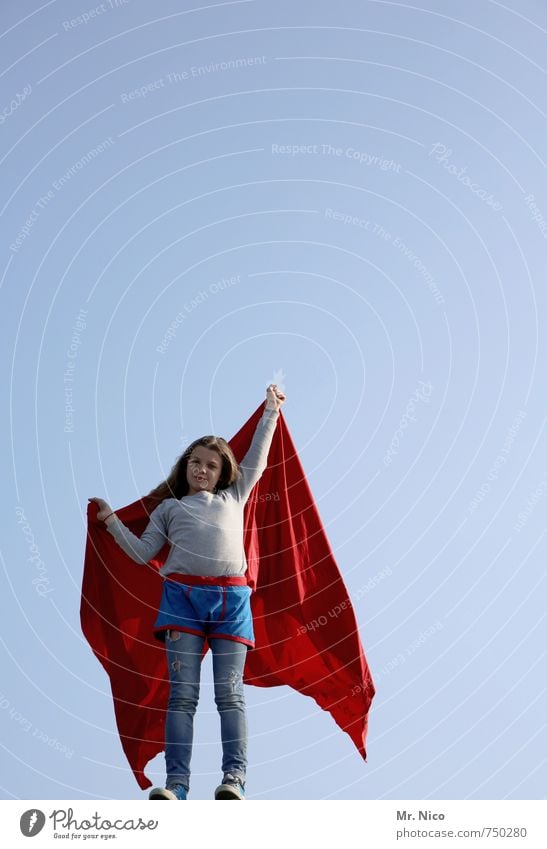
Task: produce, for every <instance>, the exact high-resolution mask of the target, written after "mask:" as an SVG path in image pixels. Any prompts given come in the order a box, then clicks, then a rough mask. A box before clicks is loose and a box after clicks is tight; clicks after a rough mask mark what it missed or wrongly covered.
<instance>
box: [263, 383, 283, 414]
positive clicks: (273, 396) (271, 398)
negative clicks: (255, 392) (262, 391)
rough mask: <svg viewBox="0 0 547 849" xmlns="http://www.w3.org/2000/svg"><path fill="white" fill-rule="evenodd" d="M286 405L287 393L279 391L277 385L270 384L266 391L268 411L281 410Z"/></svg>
mask: <svg viewBox="0 0 547 849" xmlns="http://www.w3.org/2000/svg"><path fill="white" fill-rule="evenodd" d="M284 403H285V393H284V392H282V391H281V390H280V389H279V387H278V385H277V383H270V385H269V386H268V388H267V389H266V409H267V410H279V408H280V407H281V404H284Z"/></svg>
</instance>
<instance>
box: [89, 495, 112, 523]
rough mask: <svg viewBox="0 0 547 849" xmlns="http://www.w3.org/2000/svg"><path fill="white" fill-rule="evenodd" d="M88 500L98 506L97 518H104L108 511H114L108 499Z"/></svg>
mask: <svg viewBox="0 0 547 849" xmlns="http://www.w3.org/2000/svg"><path fill="white" fill-rule="evenodd" d="M88 501H94V502H95V503H96V504H97V505H98V506H99V512H98V513H97V519H100V520H101V521H102V520H103V519H106V517H107V516H108V514H109V513H113V512H114V511H113V510H112V507H111V506H110V504H109V503H108V501H105V500H104V498H88Z"/></svg>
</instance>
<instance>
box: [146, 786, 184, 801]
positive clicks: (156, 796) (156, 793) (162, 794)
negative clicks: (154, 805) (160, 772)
mask: <svg viewBox="0 0 547 849" xmlns="http://www.w3.org/2000/svg"><path fill="white" fill-rule="evenodd" d="M148 798H149V799H152V800H153V801H155V800H159V801H168V800H169V799H174V800H175V802H178V801H179V799H177V797H176V796H175V794H174V793H171V791H170V790H167V789H166V788H165V787H154V789H153V790H151V791H150V793H149V794H148Z"/></svg>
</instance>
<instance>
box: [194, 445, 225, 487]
mask: <svg viewBox="0 0 547 849" xmlns="http://www.w3.org/2000/svg"><path fill="white" fill-rule="evenodd" d="M221 472H222V458H221V457H220V455H219V454H218V453H217V452H216V451H213V450H212V449H211V448H206V447H205V446H204V445H197V446H196V447H195V448H194V449H193V451H192V453H191V454H190V458H189V460H188V465H187V467H186V480H187V481H188V495H195V494H196V493H197V492H213V490H214V488H215V486H216V485H217V483H218V479H219V478H220V475H221Z"/></svg>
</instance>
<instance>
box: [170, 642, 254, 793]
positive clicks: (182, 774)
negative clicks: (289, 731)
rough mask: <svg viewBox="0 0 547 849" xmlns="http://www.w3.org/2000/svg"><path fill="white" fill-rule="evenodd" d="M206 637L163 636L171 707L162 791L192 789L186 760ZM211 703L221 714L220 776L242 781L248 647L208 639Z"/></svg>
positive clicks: (245, 741) (244, 763)
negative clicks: (211, 678) (211, 685)
mask: <svg viewBox="0 0 547 849" xmlns="http://www.w3.org/2000/svg"><path fill="white" fill-rule="evenodd" d="M203 642H204V638H203V637H201V636H198V635H196V634H189V633H187V632H185V631H173V630H169V631H167V632H166V635H165V647H166V651H167V667H168V669H169V681H170V691H169V702H168V706H167V718H166V722H165V764H166V771H167V781H166V787H171V786H172V785H173V784H183V785H184V786H185V787H186V789H187V790H188V789H189V787H190V760H191V757H192V743H193V738H194V714H195V712H196V708H197V705H198V699H199V680H200V671H201V654H202V651H203ZM210 647H211V652H212V655H213V678H214V691H215V703H216V706H217V709H218V712H219V714H220V734H221V739H222V771H223V773H226V772H230V773H232V775H237V776H239V777H240V778H241V781H242V782H243V783H244V782H245V774H246V769H247V715H246V712H245V697H244V692H243V687H244V685H243V667H244V665H245V657H246V654H247V646H246V645H244V644H243V643H238V642H236V641H235V640H226V639H222V638H220V637H217V638H215V639H211V641H210Z"/></svg>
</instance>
